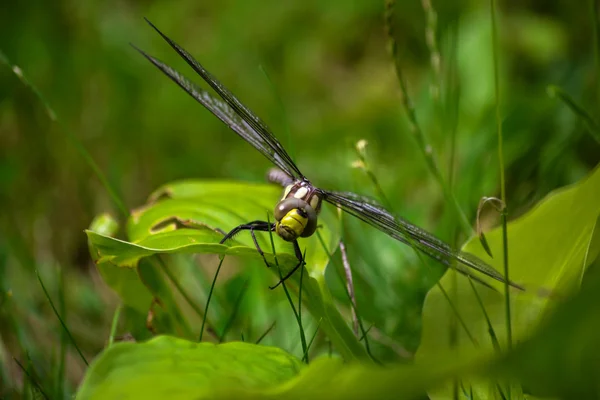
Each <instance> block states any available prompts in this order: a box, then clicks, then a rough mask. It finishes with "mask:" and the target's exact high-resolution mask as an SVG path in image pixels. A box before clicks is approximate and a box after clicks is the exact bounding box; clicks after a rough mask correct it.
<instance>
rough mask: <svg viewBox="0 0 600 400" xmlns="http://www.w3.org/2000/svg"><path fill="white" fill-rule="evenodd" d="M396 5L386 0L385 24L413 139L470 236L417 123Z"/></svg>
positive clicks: (465, 218) (464, 219) (463, 218)
mask: <svg viewBox="0 0 600 400" xmlns="http://www.w3.org/2000/svg"><path fill="white" fill-rule="evenodd" d="M395 4H396V0H386V12H385V24H386V30H387V35H388V38H389V40H390V44H391V53H392V58H393V61H394V67H395V70H396V76H397V78H398V82H399V84H400V92H401V94H402V104H403V106H404V109H405V111H406V114H407V117H408V122H409V127H410V132H411V133H412V135H413V137H414V138H415V141H416V142H417V145H418V146H419V150H420V151H421V154H422V155H423V157H424V158H425V163H426V164H427V167H428V168H429V171H430V172H431V173H432V174H433V176H434V178H435V179H436V181H437V183H438V184H439V185H440V188H441V189H442V193H443V194H444V197H445V199H446V201H447V202H448V204H450V205H451V206H452V208H453V210H454V212H455V213H456V215H457V217H458V220H459V222H460V223H461V227H462V229H463V231H464V233H465V234H466V235H467V236H469V235H471V233H472V231H473V228H472V227H471V224H469V221H468V220H467V217H466V215H465V214H464V213H463V211H462V209H461V208H460V206H459V205H458V202H457V201H456V198H455V197H454V195H453V194H452V192H451V191H450V189H449V187H448V185H447V184H446V181H445V180H444V177H443V175H442V173H441V171H440V169H439V167H438V163H437V161H436V159H435V157H434V154H433V147H432V146H431V145H429V144H428V143H427V140H426V138H425V134H424V133H423V131H422V130H421V127H420V125H419V123H418V121H417V113H416V110H415V107H414V104H413V103H412V100H411V98H410V96H409V95H408V87H407V84H406V79H405V77H404V73H403V71H402V68H401V66H400V62H399V54H398V44H397V42H396V39H395V36H394V23H393V15H394V7H395Z"/></svg>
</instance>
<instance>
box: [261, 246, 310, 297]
mask: <svg viewBox="0 0 600 400" xmlns="http://www.w3.org/2000/svg"><path fill="white" fill-rule="evenodd" d="M293 243H294V253H295V254H296V258H297V259H298V264H297V265H296V266H295V267H294V268H293V269H292V270H291V271H290V272H288V273H287V274H286V275H285V276H284V277H283V278H281V279H280V280H279V282H277V284H276V285H275V286H269V289H271V290H273V289H275V288H276V287H277V286H279V285H281V284H282V283H283V282H285V281H286V280H287V279H288V278H289V277H290V276H292V275H294V272H296V271H297V270H298V268H300V267H301V266H302V264H304V257H303V256H302V251H301V250H300V245H299V244H298V241H297V240H294V242H293Z"/></svg>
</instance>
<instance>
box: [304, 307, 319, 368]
mask: <svg viewBox="0 0 600 400" xmlns="http://www.w3.org/2000/svg"><path fill="white" fill-rule="evenodd" d="M321 321H323V318H320V319H319V322H318V323H317V327H316V328H315V332H314V333H313V334H312V337H311V338H310V342H308V347H306V352H305V353H304V355H303V356H302V361H304V362H305V363H307V364H308V352H309V351H310V348H311V347H312V344H313V342H314V341H315V338H316V337H317V333H318V332H319V327H320V326H321Z"/></svg>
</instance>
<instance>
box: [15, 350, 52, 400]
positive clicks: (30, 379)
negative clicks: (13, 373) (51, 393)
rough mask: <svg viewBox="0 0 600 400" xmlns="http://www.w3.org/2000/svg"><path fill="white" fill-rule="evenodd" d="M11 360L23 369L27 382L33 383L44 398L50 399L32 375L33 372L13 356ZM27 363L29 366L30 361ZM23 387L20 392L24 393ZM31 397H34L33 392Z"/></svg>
mask: <svg viewBox="0 0 600 400" xmlns="http://www.w3.org/2000/svg"><path fill="white" fill-rule="evenodd" d="M13 360H15V362H16V363H17V365H18V366H19V368H21V370H22V371H23V373H24V374H25V376H27V379H28V380H29V382H31V383H32V384H33V386H34V387H35V388H36V389H37V390H38V392H40V393H41V394H42V396H44V398H45V399H50V398H49V397H48V395H47V394H46V392H45V391H44V389H43V388H42V386H41V385H40V384H39V383H38V382H37V380H36V379H35V378H34V376H33V375H34V374H32V373H31V372H30V371H29V368H25V367H24V366H23V364H21V362H20V361H19V360H17V359H16V358H15V357H13ZM28 365H29V366H30V367H31V365H30V363H28ZM32 369H33V368H32ZM34 372H35V371H34ZM25 389H26V388H25V387H24V388H23V392H22V393H25ZM32 398H34V399H35V395H34V394H33V393H32Z"/></svg>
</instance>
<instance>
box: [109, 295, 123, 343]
mask: <svg viewBox="0 0 600 400" xmlns="http://www.w3.org/2000/svg"><path fill="white" fill-rule="evenodd" d="M122 309H123V303H119V305H117V308H116V309H115V314H114V315H113V319H112V324H111V325H110V335H109V336H108V347H110V346H112V345H113V343H114V341H115V335H116V333H117V326H118V325H119V318H120V317H121V310H122Z"/></svg>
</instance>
